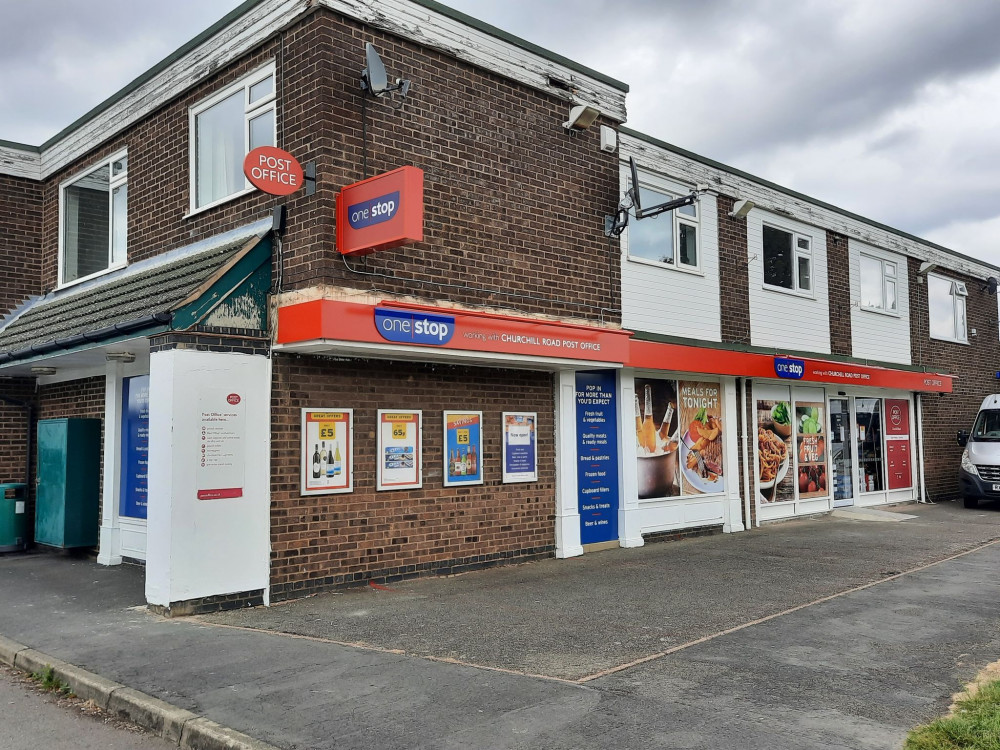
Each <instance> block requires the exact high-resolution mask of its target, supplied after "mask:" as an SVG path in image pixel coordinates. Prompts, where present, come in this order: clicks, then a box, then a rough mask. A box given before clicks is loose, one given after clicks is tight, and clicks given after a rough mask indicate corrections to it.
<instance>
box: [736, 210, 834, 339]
mask: <svg viewBox="0 0 1000 750" xmlns="http://www.w3.org/2000/svg"><path fill="white" fill-rule="evenodd" d="M765 221H766V222H767V223H768V224H769V225H771V226H773V227H777V228H779V229H783V230H785V231H788V232H795V233H797V234H801V235H805V236H808V237H809V238H810V244H811V247H812V283H813V294H812V295H805V294H796V293H793V292H790V291H789V292H784V291H775V290H773V289H770V288H768V289H765V288H764V247H763V226H764V222H765ZM747 258H748V259H752V260H750V265H749V266H748V269H747V272H748V275H749V281H750V342H751V343H752V344H753V345H754V346H766V347H769V348H772V347H773V348H774V349H778V350H781V351H803V352H817V353H820V354H829V353H830V302H829V299H830V298H829V285H828V277H827V266H826V232H825V231H824V230H822V229H818V228H817V227H813V226H810V225H808V224H803V223H801V222H798V221H793V220H792V219H788V218H786V217H784V216H780V215H778V214H772V213H768V212H766V211H761V210H760V209H756V208H755V209H754V210H752V211H751V212H750V213H749V215H748V216H747Z"/></svg>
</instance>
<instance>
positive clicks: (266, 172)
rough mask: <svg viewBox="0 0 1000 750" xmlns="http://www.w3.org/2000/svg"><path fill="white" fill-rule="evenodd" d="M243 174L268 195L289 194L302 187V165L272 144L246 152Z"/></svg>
mask: <svg viewBox="0 0 1000 750" xmlns="http://www.w3.org/2000/svg"><path fill="white" fill-rule="evenodd" d="M243 174H245V175H246V178H247V179H248V180H250V184H251V185H253V186H254V187H256V188H259V189H260V190H263V191H264V192H265V193H269V194H270V195H291V194H292V193H294V192H295V191H296V190H298V189H299V188H300V187H302V166H301V165H300V164H299V163H298V161H296V159H295V157H294V156H292V155H291V154H290V153H288V152H287V151H282V150H281V149H280V148H275V147H274V146H260V147H259V148H255V149H254V150H253V151H251V152H250V153H249V154H247V158H246V159H244V160H243Z"/></svg>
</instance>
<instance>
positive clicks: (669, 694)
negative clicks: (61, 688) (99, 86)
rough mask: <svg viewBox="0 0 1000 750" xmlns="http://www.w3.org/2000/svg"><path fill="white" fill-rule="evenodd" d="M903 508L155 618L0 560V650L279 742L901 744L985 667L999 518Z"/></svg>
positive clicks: (123, 582)
mask: <svg viewBox="0 0 1000 750" xmlns="http://www.w3.org/2000/svg"><path fill="white" fill-rule="evenodd" d="M900 511H901V512H905V513H909V514H914V515H916V516H917V518H914V519H911V520H907V521H904V522H902V523H893V524H886V523H881V522H865V521H853V520H844V519H837V518H830V517H827V518H821V519H815V520H809V521H796V522H791V523H785V524H779V525H773V526H769V527H765V528H762V529H757V530H754V531H753V532H752V533H748V534H739V535H731V536H729V535H727V536H715V537H706V538H698V539H692V540H687V541H683V542H678V543H669V544H655V545H650V546H648V547H645V548H642V549H637V550H614V551H610V552H605V553H600V554H594V555H588V556H585V557H584V558H582V559H577V560H571V561H556V560H551V561H543V562H539V563H532V564H526V565H520V566H514V567H508V568H498V569H494V570H489V571H482V572H478V573H472V574H468V575H465V576H459V577H456V578H450V579H421V580H416V581H412V582H406V583H403V584H398V585H394V586H392V587H391V589H390V590H376V589H363V590H358V591H351V592H346V593H335V594H330V595H323V596H317V597H313V598H310V599H306V600H301V601H298V602H293V603H288V604H283V605H280V606H275V607H272V608H270V609H258V610H245V611H241V612H232V613H224V614H221V615H215V616H212V617H203V618H188V619H181V620H172V621H168V620H161V619H158V618H155V617H153V616H151V615H149V614H147V613H146V612H144V611H142V610H141V608H140V609H130V607H134V606H135V605H137V604H141V602H142V600H143V597H142V582H141V571H139V570H137V569H135V568H117V569H115V568H112V569H109V568H103V567H100V566H97V565H95V564H93V563H90V562H85V561H73V560H69V559H65V558H62V557H59V556H53V555H29V556H23V557H7V558H4V559H0V601H2V602H3V603H4V606H3V607H0V634H2V635H5V636H7V637H9V638H13V639H15V640H18V641H21V642H23V643H26V644H29V645H31V646H32V647H35V648H38V649H41V650H43V651H46V652H48V653H50V654H52V655H54V656H56V657H58V658H61V659H64V660H66V661H69V662H72V663H75V664H77V665H79V666H82V667H84V668H87V669H90V670H92V671H94V672H97V673H99V674H102V675H104V676H106V677H109V678H111V679H113V680H117V681H119V682H122V683H124V684H127V685H129V686H132V687H135V688H137V689H139V690H143V691H145V692H147V693H150V694H153V695H156V696H157V697H160V698H162V699H164V700H167V701H169V702H171V703H174V704H176V705H178V706H181V707H183V708H187V709H190V710H192V711H196V712H198V713H200V714H204V715H206V716H207V717H208V718H210V719H212V720H214V721H217V722H219V723H221V724H224V725H228V726H231V727H233V728H235V729H238V730H240V731H242V732H245V733H247V734H249V735H251V736H254V737H257V738H259V739H262V740H265V741H267V742H270V743H272V744H275V745H278V746H281V747H287V748H292V747H301V748H326V747H330V748H333V747H337V748H368V747H371V748H413V747H420V748H424V747H426V748H470V747H482V748H607V747H623V746H629V747H649V748H720V747H726V748H740V749H742V748H747V749H748V750H750V749H753V748H761V749H763V748H768V749H770V748H774V747H781V748H788V749H793V748H851V749H852V750H857V749H859V748H887V749H888V748H892V749H893V750H896V748H898V747H899V746H900V744H901V742H902V738H903V737H904V736H905V733H906V731H907V730H908V729H909V727H910V726H912V725H913V724H915V723H918V722H920V721H923V720H926V719H929V718H931V717H933V716H935V715H937V714H938V713H940V712H942V711H943V710H945V709H946V707H947V705H948V701H949V696H950V695H951V693H952V692H954V691H955V690H957V689H958V688H959V687H960V686H961V684H962V682H963V681H965V680H967V679H970V678H971V677H972V676H973V675H974V674H975V673H976V672H977V671H978V669H979V668H980V667H982V666H983V665H985V664H986V663H989V662H991V661H995V660H996V659H998V658H1000V629H998V624H1000V596H998V594H1000V591H998V587H1000V582H998V581H997V575H996V571H997V570H998V569H1000V544H994V543H992V542H993V541H994V540H997V539H1000V509H997V508H991V507H986V508H983V509H980V510H978V511H967V510H965V509H963V508H961V507H955V506H954V505H951V504H947V505H939V506H930V507H924V506H906V507H905V508H901V509H900ZM948 558H950V559H948ZM942 560H944V561H943V562H938V561H942ZM872 584H874V585H872ZM285 633H291V634H295V635H296V637H291V636H289V635H286V634H285ZM348 643H351V644H356V645H343V644H348Z"/></svg>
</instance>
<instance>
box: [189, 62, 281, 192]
mask: <svg viewBox="0 0 1000 750" xmlns="http://www.w3.org/2000/svg"><path fill="white" fill-rule="evenodd" d="M274 78H275V69H274V64H273V63H272V64H270V65H267V66H265V67H264V68H261V69H260V70H257V71H254V72H253V73H252V74H250V75H249V76H246V77H244V78H242V79H241V80H239V81H237V82H236V83H234V84H233V85H231V86H229V87H227V88H225V89H223V90H222V91H220V92H219V93H217V94H215V95H213V96H212V97H210V98H209V99H206V100H205V101H204V102H201V103H200V104H198V105H196V106H194V107H192V108H191V114H190V127H191V133H192V138H191V143H192V146H191V210H192V211H196V210H198V209H202V208H207V207H209V206H213V205H215V204H217V203H221V202H223V201H225V200H227V199H228V198H231V197H233V196H236V195H239V194H241V193H244V192H247V191H249V190H251V189H252V188H251V186H250V183H249V182H247V180H246V177H244V176H243V160H244V159H245V158H246V155H247V154H248V153H250V152H251V151H252V150H253V149H255V148H257V147H258V146H273V145H274V144H275V140H276V138H275V102H276V99H275V85H274Z"/></svg>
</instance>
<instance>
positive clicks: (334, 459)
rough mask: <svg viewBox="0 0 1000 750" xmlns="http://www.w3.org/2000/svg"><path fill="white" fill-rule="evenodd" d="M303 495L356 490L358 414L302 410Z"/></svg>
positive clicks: (326, 410) (329, 410) (350, 410)
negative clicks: (356, 426) (356, 423)
mask: <svg viewBox="0 0 1000 750" xmlns="http://www.w3.org/2000/svg"><path fill="white" fill-rule="evenodd" d="M301 450H302V494H303V495H325V494H333V493H338V492H350V491H351V490H353V489H354V411H353V410H352V409H303V410H302V449H301Z"/></svg>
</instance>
